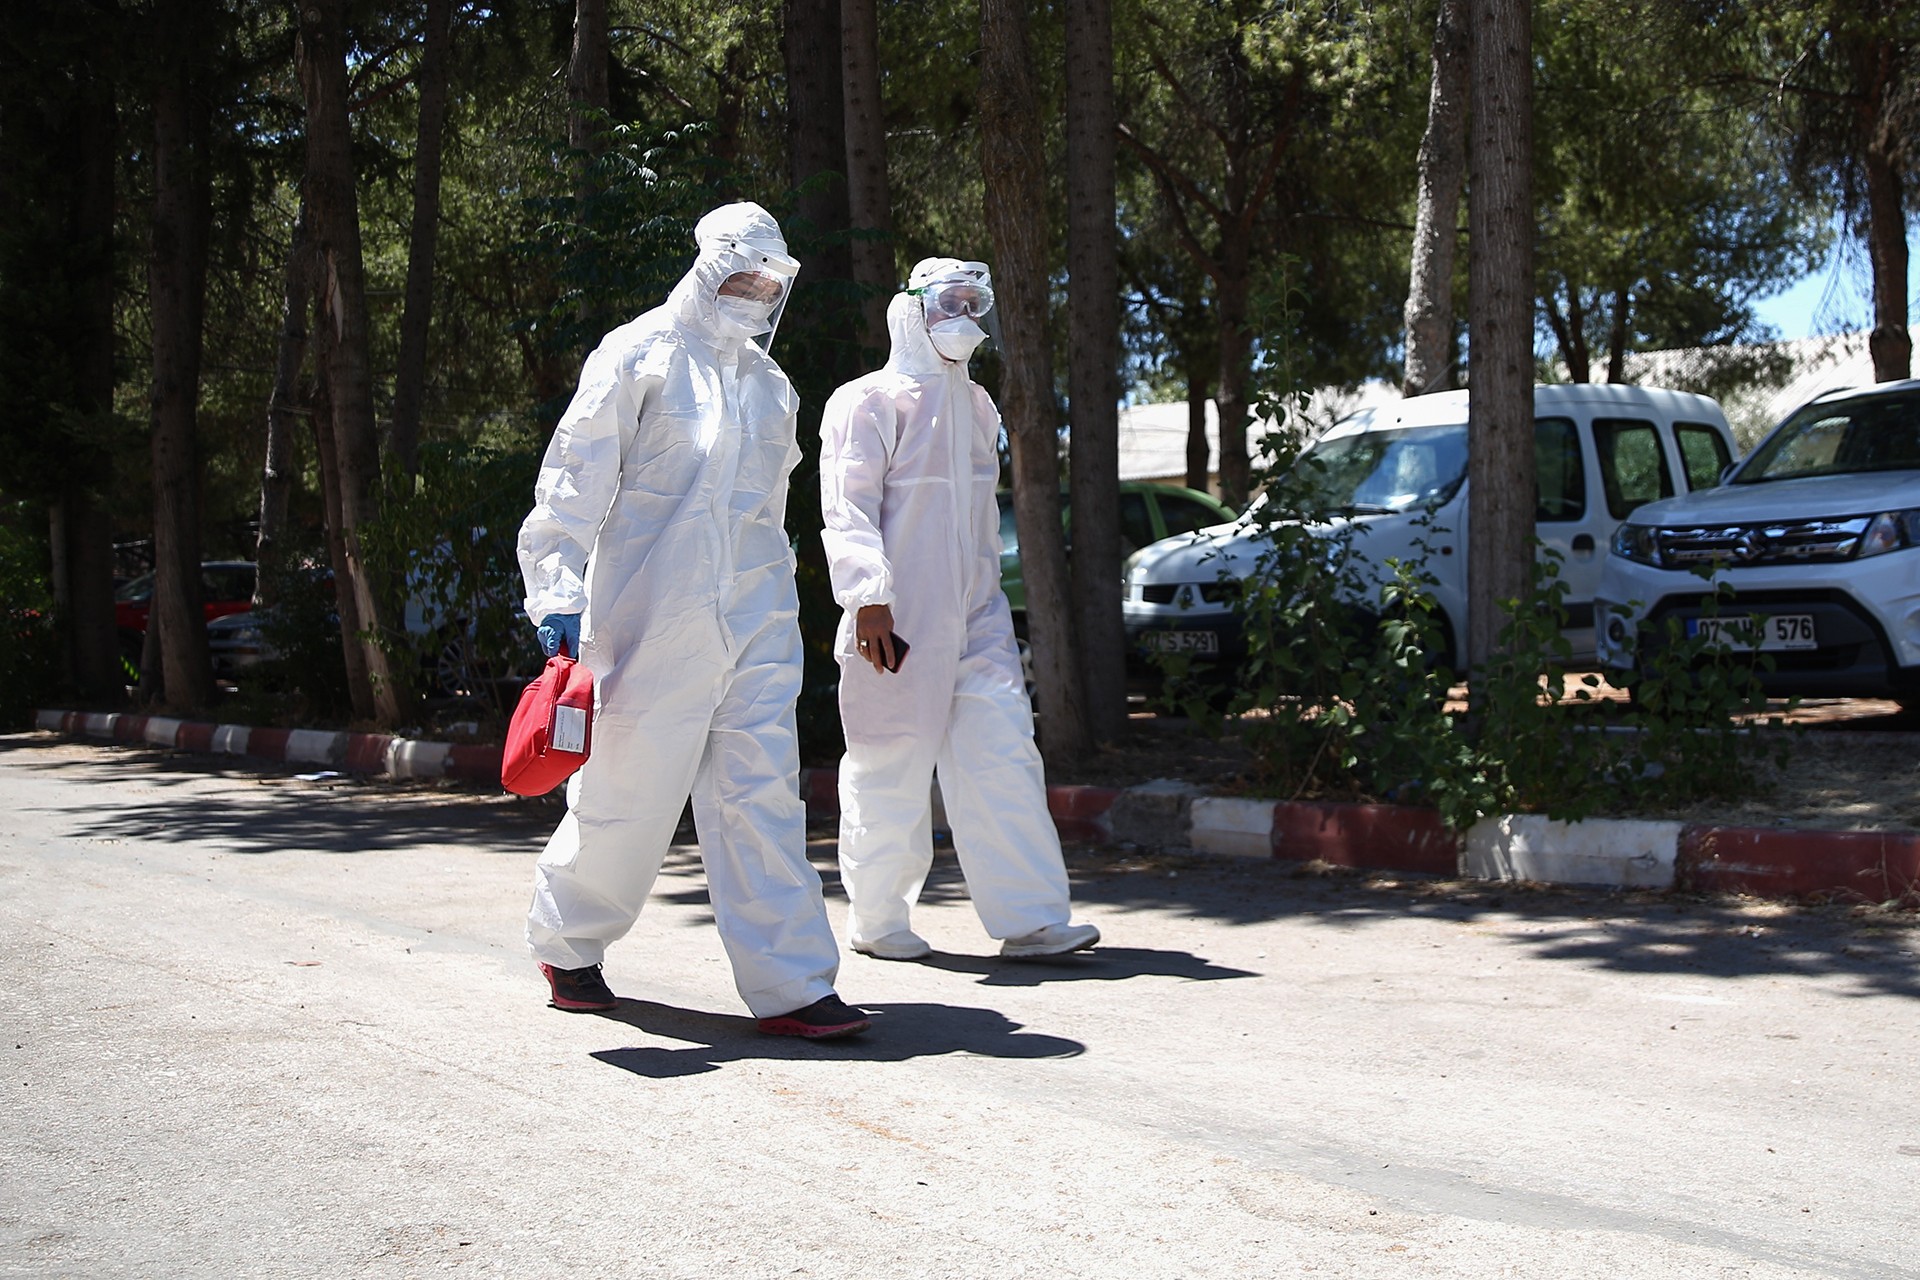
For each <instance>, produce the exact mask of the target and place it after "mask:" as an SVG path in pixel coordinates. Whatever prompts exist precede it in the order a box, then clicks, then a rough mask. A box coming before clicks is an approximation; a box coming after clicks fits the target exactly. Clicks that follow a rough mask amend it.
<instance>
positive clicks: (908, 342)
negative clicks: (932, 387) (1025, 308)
mask: <svg viewBox="0 0 1920 1280" xmlns="http://www.w3.org/2000/svg"><path fill="white" fill-rule="evenodd" d="M945 280H952V281H955V282H964V283H972V284H978V285H980V286H982V287H984V288H986V289H987V290H989V296H991V293H990V291H991V288H992V278H991V276H990V275H989V273H988V271H987V264H986V263H984V262H963V261H961V260H960V259H958V258H923V259H921V260H920V261H919V262H917V263H915V264H914V268H913V273H912V274H911V275H909V276H908V277H907V290H906V291H904V292H901V293H896V294H894V295H893V300H892V301H891V302H889V303H888V304H887V334H888V337H889V338H890V339H891V341H892V344H893V345H892V351H891V353H890V354H889V356H888V358H887V368H889V369H892V370H895V371H897V372H900V373H907V374H913V375H916V376H920V377H925V376H928V375H931V374H936V373H945V372H947V371H949V370H957V371H958V372H959V373H960V375H961V376H962V377H966V376H967V362H966V361H965V360H948V359H946V358H945V357H943V356H942V355H941V354H940V352H939V351H937V350H936V349H935V348H934V345H933V339H932V338H931V337H930V336H929V335H928V333H927V310H926V305H925V303H924V302H923V300H922V297H921V295H920V294H918V293H916V292H914V291H915V290H919V289H923V288H926V287H927V286H929V285H932V284H936V283H938V282H941V281H945Z"/></svg>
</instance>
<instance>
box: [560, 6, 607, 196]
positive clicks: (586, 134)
mask: <svg viewBox="0 0 1920 1280" xmlns="http://www.w3.org/2000/svg"><path fill="white" fill-rule="evenodd" d="M611 41H612V38H611V35H610V33H609V30H608V26H607V0H574V6H573V51H572V55H571V56H570V57H569V58H568V60H567V145H568V146H570V147H572V148H573V149H574V150H575V151H577V152H580V153H582V154H584V155H585V156H587V157H588V158H589V159H591V158H592V157H596V156H598V155H599V154H600V153H601V152H602V151H604V150H606V140H605V138H603V137H602V135H603V134H604V133H605V132H606V112H607V108H608V106H609V105H610V101H611V100H610V98H609V96H608V89H607V80H608V73H609V70H610V68H611V66H612V63H613V52H612V42H611ZM592 169H593V166H592V165H591V164H590V163H589V164H583V165H582V166H581V169H580V179H579V184H580V185H579V186H578V187H577V188H576V194H578V195H579V197H580V199H581V200H583V201H584V200H586V199H587V198H589V197H591V196H592V195H593V193H594V192H596V191H598V190H599V187H598V186H597V185H596V184H595V183H594V181H593V172H592Z"/></svg>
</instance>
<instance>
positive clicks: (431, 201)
mask: <svg viewBox="0 0 1920 1280" xmlns="http://www.w3.org/2000/svg"><path fill="white" fill-rule="evenodd" d="M426 21H427V29H426V42H425V48H424V50H423V51H422V56H421V60H420V124H419V130H418V141H417V142H416V143H415V145H414V149H413V225H412V228H411V229H410V231H409V234H408V238H407V286H406V303H405V305H404V308H403V309H402V311H401V313H400V354H399V358H398V361H397V362H396V367H395V369H394V375H393V436H392V439H393V457H394V461H395V462H397V463H398V464H399V466H400V470H401V472H402V473H403V474H405V475H408V476H416V475H418V474H420V406H421V402H422V400H423V399H424V398H425V392H426V381H427V337H428V334H429V332H430V331H431V329H432V326H433V259H434V252H435V249H436V248H437V247H438V245H439V241H440V144H441V140H442V135H443V134H444V132H445V127H446V120H447V59H448V56H449V46H450V45H451V44H452V43H453V0H427V15H426Z"/></svg>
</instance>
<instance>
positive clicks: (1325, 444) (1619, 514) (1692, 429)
mask: <svg viewBox="0 0 1920 1280" xmlns="http://www.w3.org/2000/svg"><path fill="white" fill-rule="evenodd" d="M1533 397H1534V398H1533V406H1534V455H1535V459H1536V465H1537V466H1538V468H1539V480H1540V487H1539V507H1538V520H1539V524H1538V529H1539V536H1540V541H1541V543H1542V544H1544V546H1545V547H1549V548H1552V549H1553V550H1555V551H1557V552H1559V553H1560V556H1561V558H1562V559H1561V565H1560V575H1561V577H1562V579H1563V580H1564V581H1565V582H1566V584H1567V595H1566V603H1567V606H1568V615H1569V618H1568V622H1569V626H1568V630H1567V639H1568V641H1569V642H1570V643H1571V644H1572V646H1573V651H1574V656H1575V658H1576V660H1578V659H1584V658H1591V657H1592V655H1593V652H1594V632H1593V600H1594V593H1595V589H1596V588H1597V587H1598V585H1599V580H1600V570H1601V566H1602V564H1603V562H1604V561H1605V559H1606V556H1607V548H1608V546H1609V545H1610V543H1611V542H1612V539H1613V531H1614V529H1615V528H1616V527H1617V526H1618V525H1619V524H1620V522H1621V521H1622V520H1624V519H1626V518H1627V516H1628V515H1630V514H1631V513H1632V512H1633V511H1634V510H1636V509H1637V508H1638V507H1640V506H1641V505H1642V504H1643V503H1647V502H1652V501H1655V500H1657V499H1660V498H1668V497H1672V496H1674V495H1675V494H1678V493H1685V492H1689V491H1691V490H1695V489H1702V488H1708V487H1711V486H1712V485H1714V484H1715V483H1716V482H1717V481H1718V479H1719V477H1720V475H1721V473H1722V472H1723V471H1725V470H1726V468H1727V467H1728V466H1729V464H1731V462H1732V461H1733V454H1734V448H1733V433H1732V432H1731V431H1730V430H1728V428H1727V420H1726V415H1725V414H1723V413H1722V412H1721V410H1720V406H1719V405H1718V404H1716V403H1715V402H1714V401H1713V400H1711V399H1709V398H1708V397H1706V396H1701V395H1694V394H1692V393H1690V392H1684V391H1665V390H1660V389H1658V388H1654V387H1632V386H1618V385H1614V384H1610V383H1578V384H1571V385H1552V386H1539V387H1535V388H1534V392H1533ZM1307 458H1312V459H1314V460H1315V462H1316V463H1317V464H1318V465H1317V467H1316V469H1315V472H1314V473H1313V478H1312V480H1311V482H1310V483H1311V484H1312V485H1313V488H1314V490H1315V493H1316V497H1317V499H1318V500H1319V501H1320V502H1321V504H1323V506H1324V509H1326V510H1328V511H1336V512H1339V513H1340V514H1338V515H1337V516H1334V517H1332V518H1330V519H1329V521H1328V523H1327V524H1325V525H1324V526H1317V527H1316V532H1320V531H1322V530H1324V533H1325V535H1326V536H1327V537H1329V538H1333V537H1336V536H1339V535H1343V534H1347V533H1351V534H1352V535H1353V542H1352V545H1353V547H1354V549H1355V551H1357V552H1358V553H1359V554H1360V555H1361V556H1362V557H1364V561H1365V564H1366V566H1367V568H1366V573H1367V575H1368V576H1369V577H1370V578H1371V579H1372V580H1374V581H1375V582H1384V580H1385V578H1386V577H1387V574H1388V570H1387V568H1386V562H1387V560H1389V559H1400V560H1411V559H1413V558H1415V557H1417V556H1418V555H1419V554H1420V548H1419V546H1418V544H1419V543H1420V542H1422V541H1425V542H1426V543H1427V544H1428V547H1429V551H1430V554H1428V556H1427V558H1426V567H1427V570H1428V571H1429V572H1430V573H1431V574H1432V575H1433V576H1434V577H1435V578H1436V579H1438V585H1436V586H1435V587H1434V595H1435V597H1436V600H1437V603H1438V606H1439V610H1440V614H1441V621H1442V625H1443V630H1444V634H1445V635H1446V636H1447V638H1448V642H1449V648H1448V651H1447V653H1445V654H1443V655H1436V656H1437V657H1439V658H1440V659H1441V660H1442V661H1444V662H1445V663H1446V664H1447V665H1450V666H1453V667H1456V668H1457V667H1458V665H1459V663H1458V660H1457V655H1459V654H1462V653H1464V652H1465V651H1466V642H1467V484H1466V479H1467V393H1466V392H1465V391H1447V392H1440V393H1437V394H1434V395H1426V396H1417V397H1415V398H1413V399H1410V400H1402V401H1400V402H1398V403H1396V404H1393V405H1388V406H1383V407H1378V408H1374V409H1368V410H1363V411H1361V412H1360V413H1358V414H1356V415H1354V416H1353V417H1351V418H1348V419H1346V420H1344V421H1342V422H1340V423H1338V424H1336V425H1335V426H1334V427H1333V428H1331V429H1330V430H1329V431H1328V432H1327V433H1326V435H1324V436H1322V437H1321V438H1320V439H1319V440H1317V441H1315V442H1314V444H1313V446H1312V448H1310V449H1309V450H1308V451H1307V453H1306V454H1305V455H1303V457H1302V462H1301V463H1300V464H1296V466H1295V469H1294V471H1293V472H1292V473H1290V474H1294V475H1300V474H1303V473H1302V472H1301V466H1302V465H1303V464H1304V463H1305V461H1306V459H1307ZM1261 550H1262V541H1261V538H1260V533H1259V525H1258V523H1257V522H1256V521H1254V520H1250V519H1249V518H1248V517H1245V516H1243V517H1242V518H1241V519H1239V520H1237V521H1235V522H1233V523H1232V524H1224V525H1217V526H1215V527H1213V528H1210V529H1202V530H1200V531H1199V532H1198V533H1192V534H1186V535H1183V536H1180V537H1176V538H1168V539H1166V540H1164V541H1161V542H1156V543H1154V544H1153V545H1151V546H1149V547H1145V548H1143V549H1141V550H1140V551H1138V552H1136V553H1134V555H1133V556H1131V557H1130V558H1129V559H1128V560H1127V562H1126V580H1125V586H1124V593H1123V603H1122V605H1121V611H1122V615H1123V617H1124V619H1125V623H1126V629H1127V635H1128V638H1129V641H1130V642H1131V645H1132V648H1133V649H1134V651H1135V652H1136V654H1140V655H1145V654H1149V653H1152V652H1155V651H1159V652H1180V653H1188V654H1192V655H1195V656H1196V657H1199V658H1202V659H1216V660H1217V661H1218V662H1220V663H1221V664H1223V665H1235V664H1237V663H1238V661H1239V660H1240V659H1241V658H1243V657H1245V655H1246V642H1245V639H1244V637H1243V636H1242V633H1241V629H1240V621H1239V616H1238V614H1237V613H1236V612H1235V610H1234V606H1233V603H1232V601H1233V597H1234V596H1235V595H1236V594H1237V592H1236V591H1235V590H1234V589H1233V588H1232V585H1231V583H1224V582H1223V581H1222V577H1223V575H1224V576H1225V577H1227V578H1229V579H1232V578H1244V577H1245V576H1246V575H1247V574H1249V573H1251V572H1253V570H1254V569H1255V567H1256V564H1257V562H1258V560H1259V557H1260V553H1261Z"/></svg>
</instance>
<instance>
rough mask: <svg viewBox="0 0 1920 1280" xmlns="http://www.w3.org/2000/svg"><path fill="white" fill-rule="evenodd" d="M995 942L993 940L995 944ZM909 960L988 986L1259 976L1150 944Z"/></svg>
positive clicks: (944, 955) (943, 953)
mask: <svg viewBox="0 0 1920 1280" xmlns="http://www.w3.org/2000/svg"><path fill="white" fill-rule="evenodd" d="M989 945H990V944H989ZM903 963H908V964H918V965H924V966H925V967H927V968H929V969H944V970H945V971H946V972H948V973H977V974H979V975H980V985H981V986H984V987H1037V986H1039V985H1040V984H1041V983H1043V982H1120V981H1123V980H1124V979H1127V978H1147V977H1153V978H1184V979H1186V980H1187V981H1189V982H1213V981H1217V980H1219V979H1222V978H1257V977H1259V976H1260V975H1259V974H1257V973H1255V972H1254V971H1253V970H1251V969H1230V968H1228V967H1226V966H1225V965H1218V964H1214V963H1213V962H1212V961H1211V960H1207V959H1204V958H1202V957H1200V956H1196V955H1194V954H1193V953H1192V952H1189V951H1153V950H1149V949H1147V948H1145V947H1109V946H1100V947H1096V948H1094V949H1093V950H1092V951H1076V952H1074V953H1073V954H1072V955H1066V956H1048V957H1043V958H1040V959H1033V960H1003V959H1001V958H1000V957H999V956H997V955H984V956H964V955H955V954H953V953H952V952H947V951H936V952H934V953H933V954H932V955H930V956H927V957H926V958H925V959H922V960H911V961H905V962H903Z"/></svg>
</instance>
